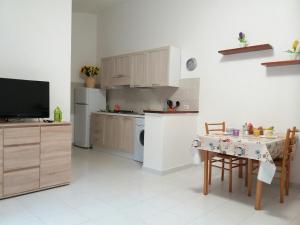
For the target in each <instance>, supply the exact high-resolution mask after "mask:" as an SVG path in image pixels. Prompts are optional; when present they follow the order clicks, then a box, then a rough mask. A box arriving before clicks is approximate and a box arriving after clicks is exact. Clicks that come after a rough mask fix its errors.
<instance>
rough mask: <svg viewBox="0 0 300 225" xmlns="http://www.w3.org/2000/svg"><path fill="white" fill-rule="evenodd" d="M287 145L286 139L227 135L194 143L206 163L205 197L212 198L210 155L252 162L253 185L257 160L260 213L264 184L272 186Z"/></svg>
mask: <svg viewBox="0 0 300 225" xmlns="http://www.w3.org/2000/svg"><path fill="white" fill-rule="evenodd" d="M284 143H285V138H284V135H274V136H254V135H244V136H243V135H241V136H233V135H229V134H226V133H218V134H209V135H203V136H198V137H197V138H196V139H195V140H194V142H193V149H194V150H195V151H194V152H195V153H200V151H201V152H202V154H199V155H200V156H201V160H202V161H204V182H203V194H204V195H208V169H209V153H210V152H214V153H220V154H226V155H230V156H236V157H239V158H241V159H246V160H247V161H248V163H247V166H248V180H249V179H250V181H252V170H251V171H250V170H249V168H252V163H253V160H257V161H258V162H259V168H258V174H257V183H256V200H255V209H256V210H260V209H261V200H262V189H263V184H264V183H267V184H271V183H272V181H273V178H274V176H275V173H276V166H275V164H274V161H273V160H274V159H276V158H277V157H280V156H281V155H282V153H283V147H284ZM249 176H250V177H249ZM248 185H251V184H248Z"/></svg>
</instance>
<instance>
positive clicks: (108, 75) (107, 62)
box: [101, 57, 115, 89]
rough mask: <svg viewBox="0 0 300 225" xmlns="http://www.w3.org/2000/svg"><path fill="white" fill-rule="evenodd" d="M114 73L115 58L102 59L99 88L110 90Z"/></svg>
mask: <svg viewBox="0 0 300 225" xmlns="http://www.w3.org/2000/svg"><path fill="white" fill-rule="evenodd" d="M114 73H115V58H114V57H109V58H103V59H102V76H101V88H105V89H106V88H110V87H111V86H112V85H111V80H112V76H113V74H114Z"/></svg>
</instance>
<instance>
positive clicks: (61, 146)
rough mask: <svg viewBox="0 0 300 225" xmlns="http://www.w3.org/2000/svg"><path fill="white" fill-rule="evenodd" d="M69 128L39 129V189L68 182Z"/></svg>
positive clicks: (69, 169) (69, 160) (69, 167)
mask: <svg viewBox="0 0 300 225" xmlns="http://www.w3.org/2000/svg"><path fill="white" fill-rule="evenodd" d="M70 172H71V126H48V127H42V128H41V165H40V186H41V188H44V187H50V186H55V185H59V184H65V183H69V182H70Z"/></svg>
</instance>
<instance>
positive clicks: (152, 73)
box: [147, 46, 181, 87]
mask: <svg viewBox="0 0 300 225" xmlns="http://www.w3.org/2000/svg"><path fill="white" fill-rule="evenodd" d="M180 63H181V59H180V50H179V49H177V48H175V47H171V46H169V47H164V48H159V49H154V50H150V51H148V58H147V76H148V79H149V80H150V84H151V86H152V87H163V86H170V87H178V86H179V79H180Z"/></svg>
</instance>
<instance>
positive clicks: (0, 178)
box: [0, 129, 3, 197]
mask: <svg viewBox="0 0 300 225" xmlns="http://www.w3.org/2000/svg"><path fill="white" fill-rule="evenodd" d="M2 195H3V129H0V197H2Z"/></svg>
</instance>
